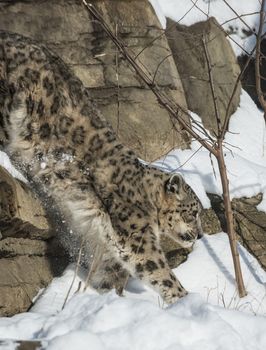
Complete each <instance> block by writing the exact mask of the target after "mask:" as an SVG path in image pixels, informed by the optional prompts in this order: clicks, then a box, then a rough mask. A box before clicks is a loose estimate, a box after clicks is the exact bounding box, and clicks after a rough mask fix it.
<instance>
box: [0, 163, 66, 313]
mask: <svg viewBox="0 0 266 350" xmlns="http://www.w3.org/2000/svg"><path fill="white" fill-rule="evenodd" d="M0 227H1V236H0V295H1V298H0V316H11V315H14V314H16V313H18V312H23V311H26V310H28V308H29V307H30V306H31V303H32V299H33V298H34V296H35V295H36V294H37V293H38V291H39V290H40V289H41V288H43V287H46V286H47V284H48V283H49V282H50V281H51V279H52V278H53V277H54V276H56V275H59V274H61V273H62V271H63V269H64V268H65V266H66V264H67V256H66V254H65V252H64V250H62V248H61V247H60V245H59V243H58V242H56V240H55V239H54V238H53V231H52V230H51V229H50V224H49V223H48V220H47V218H46V215H45V211H44V209H43V208H42V205H41V204H40V202H39V200H38V199H37V198H36V197H35V196H34V195H33V194H32V193H31V191H30V190H29V188H28V187H27V186H26V184H24V183H22V182H21V181H19V180H16V179H14V178H12V177H11V175H10V174H9V173H8V172H7V171H6V170H5V169H3V168H2V167H0Z"/></svg>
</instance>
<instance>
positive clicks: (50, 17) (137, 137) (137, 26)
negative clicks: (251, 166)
mask: <svg viewBox="0 0 266 350" xmlns="http://www.w3.org/2000/svg"><path fill="white" fill-rule="evenodd" d="M91 2H92V3H93V4H95V5H96V6H97V8H98V9H99V11H100V12H101V13H102V14H103V16H104V18H105V20H106V21H107V22H108V24H109V25H111V27H112V28H113V30H114V32H116V33H117V35H118V36H119V37H120V38H121V39H122V40H123V41H124V42H125V43H126V45H127V47H128V48H129V50H130V51H131V52H132V53H133V54H134V55H135V56H138V57H137V58H136V59H137V61H138V62H139V63H141V66H142V68H143V69H144V70H147V69H148V70H149V72H150V73H148V74H150V76H151V77H152V78H154V81H155V82H156V83H157V84H158V86H159V87H160V89H161V90H162V91H163V92H165V93H167V94H169V95H170V96H171V97H172V98H173V99H174V100H175V101H178V103H179V104H181V105H182V106H184V107H186V101H185V96H184V92H183V87H182V83H181V80H180V77H179V75H178V72H177V69H176V66H175V63H174V60H173V58H172V57H171V55H170V56H169V57H168V58H167V59H165V60H164V58H165V57H167V56H168V55H169V54H170V48H169V45H168V42H167V40H166V39H165V37H164V36H160V34H161V33H162V28H161V26H160V24H159V21H158V19H157V17H156V15H155V13H154V11H153V8H152V6H151V5H150V4H149V2H148V1H147V0H130V1H128V0H117V1H108V0H101V1H96V0H94V1H91ZM0 29H4V30H9V31H13V32H18V33H20V34H23V35H26V36H29V37H31V38H34V39H36V40H37V41H39V42H43V43H45V44H46V45H47V46H48V47H49V48H50V49H52V50H53V51H54V52H56V53H57V54H58V55H59V56H61V58H62V59H63V60H64V61H65V62H66V63H67V64H68V65H69V67H70V68H71V69H72V70H73V71H74V73H75V74H76V75H77V76H78V77H79V78H80V79H81V80H82V82H83V83H84V85H85V86H86V87H88V88H89V89H90V90H91V94H92V98H93V99H94V100H96V102H97V104H98V106H99V108H100V110H101V111H102V112H103V114H104V116H105V117H106V118H107V119H108V120H109V121H110V122H111V124H112V125H113V128H114V130H115V131H116V132H117V134H118V137H119V138H120V140H121V141H122V142H123V143H124V144H126V145H128V146H130V147H131V148H133V149H134V150H135V151H136V153H137V154H138V155H139V156H140V157H141V158H143V159H145V160H147V161H151V160H154V159H157V158H158V157H160V156H161V155H163V154H165V153H166V152H167V151H169V150H170V149H172V148H173V147H174V146H178V147H179V148H186V147H187V146H188V144H189V137H188V135H187V134H186V133H185V132H183V131H181V132H180V129H179V127H178V126H177V125H176V124H174V125H173V122H172V121H171V120H170V118H169V115H168V113H167V112H166V111H165V110H164V109H163V108H161V107H160V105H159V103H158V101H157V100H156V99H155V98H154V96H153V93H152V92H151V91H150V90H149V89H148V88H147V87H146V86H144V85H143V83H142V82H141V81H140V80H139V79H138V77H137V76H136V74H135V73H134V72H132V69H130V68H129V66H128V64H127V63H126V62H125V60H124V59H123V58H122V57H121V56H120V55H119V54H118V52H117V49H116V48H115V46H114V44H113V43H112V42H111V41H110V39H109V38H107V37H106V35H105V34H104V32H103V30H102V28H101V26H100V25H99V24H98V23H96V22H95V21H92V20H91V18H90V17H89V14H88V12H87V10H86V8H85V7H84V6H83V4H82V1H78V0H67V1H65V0H49V1H35V0H29V1H26V2H25V1H13V2H10V1H1V3H0ZM156 37H158V39H157V40H156V41H154V42H153V44H152V45H149V44H150V43H151V42H152V41H153V39H154V38H156ZM176 129H177V130H178V131H179V132H178V131H176Z"/></svg>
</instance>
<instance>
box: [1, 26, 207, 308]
mask: <svg viewBox="0 0 266 350" xmlns="http://www.w3.org/2000/svg"><path fill="white" fill-rule="evenodd" d="M0 128H1V140H0V142H1V148H3V149H4V150H5V152H6V153H7V154H8V155H9V157H10V159H11V160H12V162H13V164H14V165H15V166H16V167H17V168H18V169H19V170H20V171H21V172H22V173H23V174H24V175H25V176H26V178H27V179H28V181H29V184H31V185H32V186H33V188H34V189H36V191H37V192H38V191H40V193H45V194H46V196H48V197H49V198H51V199H52V200H53V201H54V202H55V203H56V205H57V207H58V208H59V210H60V212H61V213H62V215H63V216H64V218H65V219H66V221H67V225H68V227H70V228H71V229H72V231H73V232H75V234H76V235H77V236H79V237H82V239H83V240H85V241H86V242H87V241H88V242H90V240H91V239H93V238H94V237H97V240H98V239H99V242H101V243H102V244H103V247H104V250H103V251H104V253H103V254H102V255H101V259H100V263H99V270H100V271H101V278H100V281H99V283H98V282H97V283H98V285H97V287H98V288H99V290H105V289H107V290H108V289H110V288H112V286H114V285H115V279H116V278H117V279H118V278H126V276H128V275H131V276H133V277H136V278H138V279H140V280H141V281H143V282H144V283H146V284H147V285H149V286H151V287H152V288H153V289H154V290H156V291H157V292H158V293H159V294H160V295H161V297H162V298H163V300H164V301H165V302H166V303H167V304H171V303H174V302H175V301H177V300H178V299H179V298H181V297H183V296H185V295H186V294H187V291H186V289H185V288H184V287H183V286H182V284H181V283H180V281H179V280H178V279H177V278H176V276H175V274H174V273H173V272H172V271H171V269H170V267H169V265H168V263H167V261H166V258H165V256H164V253H163V251H162V248H161V245H160V238H161V237H162V235H168V236H169V237H171V238H172V239H173V240H174V241H176V242H178V243H179V244H181V245H182V246H183V247H191V246H192V245H193V244H194V242H195V240H196V239H197V237H198V236H199V235H200V234H201V223H200V212H201V209H202V206H201V203H200V201H199V199H198V197H197V196H196V194H195V193H194V191H193V190H192V188H191V187H190V186H189V185H188V184H187V183H186V182H185V181H184V179H183V177H182V176H181V175H180V174H178V173H174V174H169V173H165V172H163V171H161V170H159V169H156V168H153V167H151V166H148V165H144V164H143V162H141V161H140V160H139V159H138V157H137V156H136V154H135V153H134V152H133V151H132V150H131V149H129V148H127V147H126V146H125V145H123V144H121V142H120V141H119V140H118V138H117V136H116V134H115V132H114V131H113V129H112V127H111V126H110V125H109V123H108V122H107V121H106V119H105V118H104V117H103V116H102V114H101V113H100V112H99V110H98V108H97V107H96V106H95V104H94V102H93V99H92V97H91V95H90V92H89V90H88V89H86V88H85V87H84V86H83V84H82V83H81V81H80V80H79V79H78V78H77V77H76V76H75V75H74V74H73V73H72V72H71V70H70V69H69V68H68V67H67V66H66V64H65V63H64V62H63V61H62V60H61V59H60V58H59V57H58V56H57V55H56V54H54V53H53V52H52V51H51V50H49V49H48V48H47V47H46V46H45V45H43V44H40V43H37V42H35V41H34V40H32V39H30V38H27V37H24V36H22V35H19V34H16V33H9V32H4V31H0ZM97 283H96V284H97Z"/></svg>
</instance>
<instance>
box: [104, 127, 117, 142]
mask: <svg viewBox="0 0 266 350" xmlns="http://www.w3.org/2000/svg"><path fill="white" fill-rule="evenodd" d="M104 136H105V137H106V141H107V142H113V141H115V139H116V137H115V134H114V132H112V131H111V130H108V131H106V132H105V133H104Z"/></svg>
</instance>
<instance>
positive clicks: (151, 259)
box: [115, 225, 187, 304]
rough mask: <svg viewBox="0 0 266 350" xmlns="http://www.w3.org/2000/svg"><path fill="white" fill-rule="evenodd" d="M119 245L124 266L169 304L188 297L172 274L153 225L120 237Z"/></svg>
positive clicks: (118, 239)
mask: <svg viewBox="0 0 266 350" xmlns="http://www.w3.org/2000/svg"><path fill="white" fill-rule="evenodd" d="M124 233H125V231H124ZM115 243H116V244H115V245H116V251H117V254H118V258H119V259H120V261H121V263H122V266H123V267H124V268H125V269H127V270H128V271H129V272H130V274H131V275H132V276H135V277H137V278H139V279H140V280H142V281H143V282H144V283H145V284H148V285H150V286H151V287H152V288H153V289H154V290H156V291H157V292H158V293H159V294H160V295H161V297H162V298H163V300H164V301H165V302H166V303H167V304H172V303H174V302H176V301H177V300H178V299H179V298H181V297H183V296H185V295H186V294H187V291H186V290H185V289H184V287H183V286H182V285H181V283H180V282H179V281H178V279H177V278H176V277H175V275H174V274H173V272H172V271H171V269H170V267H169V265H168V263H167V261H166V258H165V256H164V253H163V252H162V250H161V248H160V244H159V238H158V236H157V235H156V234H155V232H154V229H152V227H151V226H150V225H146V226H145V227H143V228H142V229H141V230H140V231H136V232H132V233H130V234H129V235H128V237H123V236H121V235H119V236H118V237H117V239H116V242H115Z"/></svg>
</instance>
